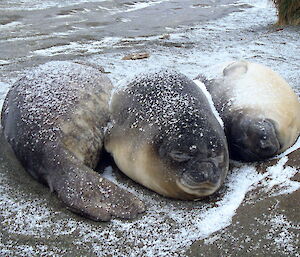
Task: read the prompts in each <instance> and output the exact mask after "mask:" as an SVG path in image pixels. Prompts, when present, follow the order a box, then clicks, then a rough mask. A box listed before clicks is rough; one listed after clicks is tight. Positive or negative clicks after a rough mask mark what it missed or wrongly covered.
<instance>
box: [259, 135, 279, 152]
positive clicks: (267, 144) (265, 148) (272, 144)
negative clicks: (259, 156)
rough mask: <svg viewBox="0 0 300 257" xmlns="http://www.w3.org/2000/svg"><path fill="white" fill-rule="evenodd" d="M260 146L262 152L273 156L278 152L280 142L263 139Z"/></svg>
mask: <svg viewBox="0 0 300 257" xmlns="http://www.w3.org/2000/svg"><path fill="white" fill-rule="evenodd" d="M259 148H260V150H261V152H262V153H265V154H266V155H269V156H272V155H274V154H276V153H277V151H278V150H279V144H278V143H277V141H276V140H273V141H272V140H270V139H265V138H264V139H261V140H260V141H259Z"/></svg>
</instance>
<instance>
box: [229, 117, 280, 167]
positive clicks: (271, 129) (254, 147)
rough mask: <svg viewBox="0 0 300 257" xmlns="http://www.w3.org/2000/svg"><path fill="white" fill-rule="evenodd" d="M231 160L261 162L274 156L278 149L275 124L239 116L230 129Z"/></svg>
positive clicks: (270, 121) (268, 120)
mask: <svg viewBox="0 0 300 257" xmlns="http://www.w3.org/2000/svg"><path fill="white" fill-rule="evenodd" d="M230 138H231V142H229V147H230V154H231V158H233V159H235V160H242V161H261V160H265V159H268V158H271V157H272V156H275V155H276V154H277V152H278V151H279V149H280V144H279V141H278V138H277V133H276V126H275V123H274V122H273V121H272V120H270V119H251V117H249V116H246V115H244V116H240V117H239V118H238V119H236V120H234V122H233V123H232V126H231V129H230Z"/></svg>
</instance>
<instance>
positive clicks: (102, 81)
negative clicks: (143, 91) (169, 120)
mask: <svg viewBox="0 0 300 257" xmlns="http://www.w3.org/2000/svg"><path fill="white" fill-rule="evenodd" d="M111 89H112V84H111V82H110V80H109V79H108V78H107V77H106V76H105V75H103V74H101V72H100V71H99V70H97V69H96V68H93V67H91V66H88V65H81V64H76V63H72V62H64V61H63V62H50V63H47V64H44V65H41V66H39V67H37V68H36V69H35V70H33V71H31V72H29V73H28V74H27V75H25V76H24V77H23V78H21V79H20V80H18V81H17V82H16V83H15V84H14V85H13V86H12V88H11V89H10V91H9V92H8V95H7V97H6V99H5V102H4V106H3V109H2V127H3V131H4V135H5V137H6V139H7V141H8V142H9V144H10V145H11V146H12V149H13V151H14V152H15V154H16V157H17V158H18V159H19V161H20V162H21V163H22V165H23V166H24V168H25V169H26V170H27V171H28V172H29V173H30V174H31V175H32V176H33V177H34V178H35V179H37V180H38V181H40V182H43V183H45V184H47V185H48V186H49V187H50V189H51V190H52V191H55V192H57V194H58V197H59V198H60V199H61V200H62V201H63V202H64V203H65V204H66V205H67V207H68V208H69V209H71V210H72V211H74V212H76V213H79V214H81V215H83V216H85V217H88V218H90V219H93V220H102V221H107V220H110V219H111V217H112V216H114V217H120V218H133V217H135V216H136V215H137V214H138V213H140V212H142V211H143V210H144V205H143V203H142V202H141V201H140V200H139V199H138V198H137V197H135V196H134V195H132V194H131V193H129V192H127V191H125V190H123V189H121V188H119V187H118V186H116V185H115V184H113V183H112V182H110V181H109V180H106V179H105V178H103V177H101V175H100V174H98V173H96V172H95V171H93V170H92V169H93V168H95V166H96V164H97V162H98V160H99V159H101V150H102V147H103V140H104V136H105V128H106V125H107V122H108V120H109V110H108V101H109V96H110V92H111Z"/></svg>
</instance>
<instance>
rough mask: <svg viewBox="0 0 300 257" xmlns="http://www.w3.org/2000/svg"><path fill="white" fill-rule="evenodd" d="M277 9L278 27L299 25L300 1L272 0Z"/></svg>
mask: <svg viewBox="0 0 300 257" xmlns="http://www.w3.org/2000/svg"><path fill="white" fill-rule="evenodd" d="M272 1H273V2H274V4H275V6H276V8H277V15H278V22H277V24H278V25H300V0H272Z"/></svg>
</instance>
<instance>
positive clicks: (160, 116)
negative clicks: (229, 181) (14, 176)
mask: <svg viewBox="0 0 300 257" xmlns="http://www.w3.org/2000/svg"><path fill="white" fill-rule="evenodd" d="M110 111H111V115H112V127H111V128H110V130H109V132H108V135H107V136H106V138H105V148H106V150H107V151H108V152H110V153H111V154H112V156H113V158H114V160H115V162H116V164H117V165H118V167H119V168H120V169H121V170H122V171H123V172H124V173H125V174H127V175H128V176H129V177H130V178H132V179H133V180H135V181H137V182H139V183H141V184H142V185H144V186H146V187H148V188H150V189H152V190H154V191H156V192H157V193H159V194H162V195H164V196H168V197H172V198H176V199H190V200H191V199H200V198H202V197H205V196H208V195H211V194H213V193H214V192H216V191H217V190H218V189H219V188H220V186H221V185H222V183H223V181H224V179H225V177H226V174H227V171H228V159H229V157H228V150H227V143H226V138H225V134H224V131H223V128H222V127H221V126H220V124H219V122H218V121H217V119H216V118H215V116H214V115H213V112H212V110H211V106H210V105H209V103H208V101H207V99H206V97H205V96H204V94H203V92H202V91H201V90H200V88H199V87H198V86H197V85H196V84H195V83H194V82H193V81H192V80H190V79H188V78H187V77H186V76H184V75H182V74H180V73H178V72H175V71H168V70H160V71H158V72H153V73H149V74H145V75H139V76H137V77H136V78H135V79H134V80H132V81H131V82H130V83H128V84H127V85H126V84H125V85H124V86H123V87H122V86H121V87H120V88H118V89H117V90H116V92H115V93H114V94H113V97H112V100H111V103H110Z"/></svg>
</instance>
